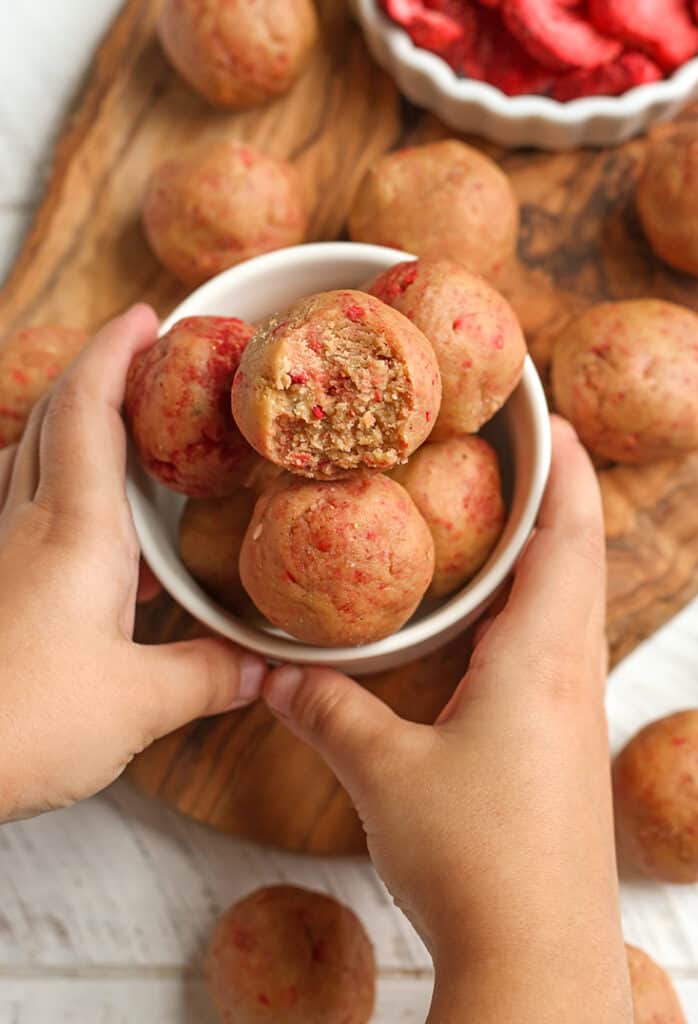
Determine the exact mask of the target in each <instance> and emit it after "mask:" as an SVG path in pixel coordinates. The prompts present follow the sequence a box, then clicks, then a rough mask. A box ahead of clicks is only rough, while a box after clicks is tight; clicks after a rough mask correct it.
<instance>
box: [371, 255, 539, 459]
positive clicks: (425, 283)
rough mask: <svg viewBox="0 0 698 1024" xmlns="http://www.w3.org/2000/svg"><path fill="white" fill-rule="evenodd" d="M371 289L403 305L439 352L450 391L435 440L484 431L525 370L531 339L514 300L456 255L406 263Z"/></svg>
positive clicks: (445, 391) (445, 389)
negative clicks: (460, 262) (525, 333)
mask: <svg viewBox="0 0 698 1024" xmlns="http://www.w3.org/2000/svg"><path fill="white" fill-rule="evenodd" d="M368 290H369V291H370V292H371V294H372V295H376V296H377V297H378V298H379V299H381V300H382V301H383V302H387V303H388V305H390V306H392V307H393V308H394V309H397V310H399V311H400V312H401V313H403V314H404V315H405V316H406V317H407V318H408V319H409V320H410V321H411V322H412V323H413V324H414V325H415V326H416V327H418V328H419V329H420V330H421V331H422V332H423V333H424V334H425V335H426V337H427V338H428V340H429V341H430V342H431V344H432V346H433V348H434V351H435V352H436V358H437V359H438V362H439V371H440V373H441V383H442V388H443V396H442V399H441V409H440V411H439V415H438V418H437V420H436V423H435V425H434V429H433V431H432V433H431V435H430V438H431V440H433V441H443V440H446V439H447V438H449V437H457V436H459V435H462V434H473V433H476V432H477V431H478V430H479V429H480V427H481V426H482V425H483V424H484V423H486V422H487V420H489V419H491V417H492V416H493V415H494V414H495V413H496V412H497V411H498V409H500V408H501V407H502V405H503V404H504V402H505V401H506V400H507V398H508V397H509V395H510V394H511V393H512V391H513V390H514V388H515V387H516V385H517V384H518V382H519V380H520V379H521V373H522V371H523V366H524V360H525V358H526V342H525V340H524V336H523V332H522V330H521V326H520V324H519V321H518V319H517V317H516V314H515V313H514V310H513V309H512V308H511V306H510V305H509V303H508V302H507V300H506V299H505V298H504V297H503V296H502V295H500V294H499V292H497V291H495V289H494V288H492V287H491V285H489V284H488V283H487V281H485V280H484V279H483V278H482V277H480V276H478V275H477V274H472V273H470V271H468V270H465V268H463V267H461V266H459V265H458V264H457V263H454V262H453V261H452V260H425V259H421V260H413V261H410V262H405V263H398V264H396V265H395V266H394V267H391V268H390V269H389V270H386V271H384V272H383V273H382V274H380V275H379V276H378V277H377V278H376V279H375V280H374V281H373V282H372V283H371V284H370V285H369V287H368Z"/></svg>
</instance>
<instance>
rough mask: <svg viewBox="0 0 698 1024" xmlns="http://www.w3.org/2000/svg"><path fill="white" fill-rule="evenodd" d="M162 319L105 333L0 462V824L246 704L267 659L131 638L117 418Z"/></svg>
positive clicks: (132, 548)
mask: <svg viewBox="0 0 698 1024" xmlns="http://www.w3.org/2000/svg"><path fill="white" fill-rule="evenodd" d="M156 332H157V320H156V318H155V315H154V313H153V312H152V310H150V309H149V308H148V307H146V306H135V307H134V308H133V309H131V310H130V311H129V312H128V313H126V314H125V315H124V316H122V317H119V318H118V319H117V320H114V321H112V322H111V323H110V324H108V325H107V326H106V327H104V328H103V329H102V330H101V331H100V332H99V333H98V334H97V335H96V336H95V338H94V339H93V341H92V342H91V343H90V344H89V345H88V346H87V347H86V349H85V350H84V352H83V353H82V354H81V355H80V356H79V358H78V359H77V360H76V362H75V363H74V364H73V366H72V367H71V368H70V370H69V371H68V372H67V373H66V374H65V375H64V376H63V378H62V379H61V380H60V381H59V382H58V384H57V385H56V387H55V388H54V389H53V391H52V392H51V394H50V395H48V396H47V397H46V398H45V399H44V400H43V401H42V402H40V403H39V405H38V406H37V407H36V408H35V409H34V411H33V413H32V415H31V418H30V420H29V422H28V424H27V428H26V430H25V432H24V436H23V438H22V440H21V442H20V444H19V445H18V446H13V447H11V448H6V449H4V450H2V451H0V655H1V657H2V664H1V667H0V677H1V678H2V703H1V707H0V749H2V752H3V766H4V767H3V772H2V778H1V779H0V820H7V819H9V818H16V817H21V816H24V815H28V814H32V813H35V812H37V811H43V810H49V809H50V808H55V807H61V806H65V805H66V804H69V803H72V802H73V801H75V800H79V799H81V798H83V797H87V796H90V795H92V794H93V793H96V792H97V791H98V790H100V789H102V788H103V787H104V786H106V785H108V783H110V782H112V781H113V780H114V779H115V778H116V777H117V776H118V775H120V773H121V772H122V771H123V769H124V768H125V766H126V765H127V764H128V762H129V761H130V760H131V758H132V757H133V756H134V755H135V754H137V753H138V752H139V751H141V750H143V749H144V747H146V746H148V744H149V743H151V742H152V741H153V740H155V739H157V738H158V737H160V736H163V735H165V734H166V733H168V732H171V731H172V730H173V729H176V728H177V727H178V726H180V725H183V724H185V723H186V722H188V721H190V720H191V719H193V718H197V717H200V716H202V715H211V714H217V713H220V712H222V711H226V710H228V709H230V708H235V707H239V706H242V705H244V704H247V703H250V702H251V701H252V700H254V699H255V698H256V697H257V696H258V695H259V691H260V687H261V683H262V680H263V678H264V674H265V666H264V663H263V662H262V660H261V659H259V658H258V657H256V656H254V655H252V654H249V653H248V652H245V651H240V650H239V649H237V648H235V647H234V646H232V645H231V644H229V643H227V642H225V641H223V640H217V639H202V640H193V641H189V642H185V643H177V644H166V645H162V646H159V647H142V646H139V645H138V644H135V643H134V642H133V639H132V635H133V625H134V614H135V605H136V596H137V592H138V562H139V550H138V542H137V539H136V534H135V530H134V526H133V521H132V518H131V512H130V508H129V505H128V502H127V500H126V494H125V489H124V477H125V461H126V435H125V431H124V427H123V423H122V421H121V416H120V414H119V409H120V406H121V402H122V399H123V392H124V385H125V381H126V374H127V372H128V368H129V365H130V362H131V359H132V357H133V356H134V355H135V354H136V353H137V352H139V351H140V350H141V349H144V348H147V347H148V345H150V344H152V342H153V341H154V340H155V336H156Z"/></svg>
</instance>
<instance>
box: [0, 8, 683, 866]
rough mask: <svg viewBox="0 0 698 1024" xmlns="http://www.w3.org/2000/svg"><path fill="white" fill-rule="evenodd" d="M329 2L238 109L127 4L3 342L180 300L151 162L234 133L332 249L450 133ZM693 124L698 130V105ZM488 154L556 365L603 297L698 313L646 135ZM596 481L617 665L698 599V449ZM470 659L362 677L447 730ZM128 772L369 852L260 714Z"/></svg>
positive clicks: (158, 628) (103, 52) (181, 632)
mask: <svg viewBox="0 0 698 1024" xmlns="http://www.w3.org/2000/svg"><path fill="white" fill-rule="evenodd" d="M319 6H320V9H321V12H322V13H321V17H322V42H321V45H320V46H319V47H318V49H317V52H316V53H315V56H314V58H313V60H312V63H311V65H310V67H309V68H308V70H307V72H306V74H305V75H304V76H303V78H302V79H301V80H300V81H299V82H298V83H297V85H296V87H295V88H294V89H293V90H292V92H291V93H289V95H288V96H286V97H284V98H282V99H280V100H279V101H277V102H275V103H273V104H271V105H270V106H267V107H266V108H264V109H261V110H253V111H248V112H245V113H242V114H235V115H230V114H226V113H219V112H215V111H212V110H211V109H209V108H208V107H206V106H205V105H204V104H203V103H202V102H201V101H200V100H199V99H198V98H197V97H196V96H195V95H193V94H192V93H191V92H190V90H189V89H188V88H187V87H186V86H185V85H183V84H182V83H181V82H180V81H179V80H178V78H177V77H176V76H175V75H174V73H173V72H172V71H171V70H170V68H169V67H168V65H167V64H166V62H165V60H164V58H163V56H162V54H161V52H160V50H159V47H158V45H157V41H156V39H155V35H154V23H155V19H156V16H157V10H158V3H157V2H156V0H128V2H127V3H126V5H125V7H124V9H123V12H122V13H121V15H120V17H119V18H118V19H117V21H116V22H115V24H114V26H113V27H112V29H111V31H110V32H109V34H108V36H107V38H106V39H105V41H104V43H103V44H102V46H101V48H100V50H99V52H98V54H97V56H96V58H95V62H94V65H93V67H92V70H91V72H90V75H89V77H88V80H87V81H86V83H85V86H84V89H83V91H82V95H81V96H80V99H79V102H78V104H77V106H76V108H75V110H74V111H73V113H72V114H71V116H70V118H69V120H68V122H67V124H66V126H65V130H64V132H63V134H62V137H61V139H60V141H59V143H58V146H57V150H56V156H55V163H54V168H53V173H52V176H51V180H50V183H49V186H48V190H47V194H46V197H45V199H44V201H43V203H42V205H41V208H40V210H39V212H38V214H37V217H36V221H35V223H34V226H33V228H32V230H31V232H30V234H29V237H28V238H27V241H26V243H25V245H24V248H23V250H22V252H21V254H20V256H19V258H18V260H17V263H16V265H15V267H14V270H13V271H12V274H11V275H10V277H9V279H8V281H7V283H6V284H5V286H4V288H3V290H2V292H1V293H0V324H1V325H2V332H3V335H7V334H9V333H10V332H11V331H13V330H15V329H16V328H18V327H20V326H23V325H26V324H31V323H40V322H46V321H56V322H59V323H65V324H75V325H76V326H84V327H87V328H90V329H91V328H94V327H96V326H97V325H98V324H100V323H102V322H103V321H104V320H105V319H106V318H108V317H110V316H111V315H113V314H114V313H116V312H118V311H120V310H122V309H123V308H124V307H125V306H127V305H128V304H130V303H132V302H134V301H135V300H138V299H145V300H147V301H149V302H151V303H153V305H154V306H155V307H156V308H157V309H158V311H159V312H160V313H161V314H165V313H167V312H169V311H170V310H171V309H172V307H173V306H174V305H175V304H176V303H177V302H178V301H179V300H180V299H181V298H182V297H183V296H184V293H185V289H184V288H183V287H182V286H181V285H180V284H178V283H177V282H175V281H174V280H173V279H172V278H170V277H169V276H168V275H167V274H166V273H165V272H164V271H163V270H162V269H161V268H160V267H159V266H158V264H157V263H156V262H155V260H154V258H153V257H152V255H151V254H150V252H149V250H148V247H147V245H146V242H145V240H144V238H143V235H142V232H141V228H140V224H139V207H140V203H141V197H142V194H143V188H144V183H145V180H146V177H147V175H148V173H149V171H150V169H151V168H152V166H153V164H154V163H155V162H156V161H158V160H159V159H161V158H162V157H164V156H166V155H168V154H169V153H172V152H174V151H178V150H180V149H182V148H184V147H186V146H187V145H189V144H190V143H192V142H194V141H195V140H199V139H200V138H202V137H213V136H218V135H227V136H231V135H232V136H236V137H240V138H244V139H246V140H248V141H250V142H253V143H255V144H257V145H258V146H260V147H261V148H263V149H266V150H268V151H269V152H271V153H274V154H277V155H280V156H286V157H290V158H291V159H292V160H293V161H294V162H295V163H296V165H297V166H298V168H299V170H300V172H301V174H302V176H303V179H304V181H305V183H306V186H307V189H308V195H309V197H310V200H311V203H312V209H313V214H312V220H311V226H310V232H309V238H310V239H333V238H337V237H341V234H342V231H343V225H344V223H345V220H346V214H347V210H348V208H349V205H350V202H351V198H352V196H353V194H354V191H355V189H356V187H357V185H358V183H359V181H360V179H361V177H362V175H363V173H364V171H365V170H366V168H367V166H368V165H369V163H370V162H371V160H372V159H373V158H374V157H375V156H377V155H378V154H379V153H381V152H383V151H384V150H387V149H390V148H392V147H394V146H396V145H402V144H406V143H409V142H418V141H424V140H426V139H432V138H438V137H441V136H444V135H447V134H450V133H449V132H448V131H447V130H446V129H445V128H444V127H443V126H442V125H441V124H439V123H438V122H437V121H436V120H435V119H434V118H432V117H431V116H429V115H426V114H423V113H420V112H418V111H416V110H415V109H414V108H412V107H410V106H409V105H408V104H407V103H406V102H405V101H403V100H401V99H400V97H399V95H398V94H397V92H396V89H395V87H394V85H393V84H392V82H391V81H390V80H389V79H388V78H387V77H386V76H385V75H384V74H383V73H382V72H381V71H380V70H379V69H378V68H377V67H376V66H375V65H374V64H373V63H372V61H371V60H370V58H369V56H368V54H367V51H366V49H365V47H364V44H363V40H362V38H361V35H360V32H359V31H358V29H357V28H356V26H355V25H354V24H353V23H352V21H351V19H350V16H349V13H348V9H347V3H346V0H321V2H320V4H319ZM683 119H684V120H686V119H693V120H694V121H698V107H696V108H693V109H692V110H690V111H687V112H686V113H685V114H684V115H683ZM660 130H661V131H671V130H673V129H672V128H671V127H668V128H663V129H660ZM486 148H487V149H488V151H489V152H491V153H492V154H493V155H494V156H495V157H496V159H498V160H499V161H500V162H501V164H502V166H503V167H504V168H505V169H506V171H507V172H508V173H509V175H510V176H511V179H512V182H513V185H514V188H515V190H516V192H517V194H518V196H519V199H520V201H521V204H522V214H523V216H522V231H521V239H520V245H519V257H520V258H519V263H518V266H517V267H516V269H515V270H514V271H513V272H512V275H511V279H510V281H509V282H508V285H507V289H506V290H507V292H508V294H509V296H510V298H511V299H512V301H513V302H514V304H515V306H516V309H517V311H518V313H519V315H520V317H521V320H522V322H523V324H524V327H525V329H526V332H527V336H528V339H529V343H530V347H531V351H532V353H533V355H534V358H535V359H536V361H537V363H538V365H539V367H540V369H541V372H542V373H543V374H545V372H546V367H547V361H548V355H549V348H550V342H551V338H552V336H553V335H554V332H555V330H556V329H557V328H558V327H559V326H560V325H561V324H562V323H563V322H564V321H565V319H566V318H567V317H568V316H569V315H570V314H571V313H572V312H574V311H576V310H578V309H582V308H584V307H586V306H588V305H589V304H591V303H593V302H596V301H599V300H601V299H606V298H627V297H632V296H643V295H655V296H663V297H666V298H669V299H673V300H675V301H678V302H683V303H685V304H688V305H692V306H694V307H696V308H698V282H696V281H695V280H694V279H691V278H688V277H684V276H682V275H679V274H675V273H673V272H671V271H670V270H668V269H667V268H666V267H663V266H661V265H660V264H659V263H658V262H657V261H656V260H655V259H654V258H653V257H652V255H651V253H650V251H649V249H648V247H647V245H646V244H645V242H644V240H643V238H642V235H641V232H640V231H639V229H638V225H637V222H636V219H635V216H634V214H633V208H632V193H633V188H634V182H635V179H636V176H637V172H638V168H639V167H640V165H641V162H642V160H643V156H644V152H645V149H646V141H645V140H638V141H634V142H631V143H629V144H628V145H625V146H623V147H621V148H619V149H616V150H603V151H579V152H574V153H565V154H558V155H555V154H552V155H551V154H543V153H538V152H533V151H523V150H519V151H512V152H503V151H500V150H495V149H494V148H493V147H486ZM0 343H1V339H0ZM600 477H601V483H602V488H603V493H604V501H605V508H606V523H607V534H608V555H609V574H610V583H609V600H608V622H609V625H608V631H609V643H610V649H611V657H612V661H613V662H616V661H618V660H619V658H621V657H622V656H623V655H625V654H626V653H628V652H629V651H630V650H631V649H632V648H633V647H634V646H635V645H636V644H637V643H638V642H639V641H640V640H642V639H643V638H644V637H646V636H647V635H648V634H650V633H651V632H652V631H653V630H655V629H657V628H658V627H659V626H660V625H661V624H662V623H663V622H664V621H666V620H667V619H668V618H669V617H670V616H671V615H673V614H674V613H675V612H676V611H678V609H679V608H681V606H682V605H683V604H685V603H686V602H687V601H688V600H689V599H690V598H691V597H692V596H693V595H694V594H695V593H696V592H697V591H698V516H697V515H696V511H695V510H696V508H698V455H696V456H693V457H690V458H686V459H683V460H674V461H671V462H664V463H658V464H656V465H654V466H651V467H647V468H643V469H633V468H611V469H607V470H604V471H602V472H601V474H600ZM197 628H198V627H196V625H195V624H193V623H192V622H191V620H189V619H188V618H187V616H186V615H185V614H184V613H183V612H182V611H181V610H180V609H179V608H178V607H177V606H176V605H175V604H174V603H173V602H172V601H171V600H170V599H169V598H167V597H166V596H163V597H162V598H160V599H158V600H157V601H156V602H154V603H153V604H152V605H151V606H149V607H147V608H146V609H144V610H143V611H142V613H141V614H140V616H139V622H138V638H139V639H140V640H141V641H149V642H157V641H161V640H165V639H170V638H173V637H183V636H186V635H192V632H193V631H195V630H196V629H197ZM467 658H468V650H467V642H466V641H465V640H463V641H462V642H459V643H455V644H451V645H450V647H449V648H447V649H446V650H445V651H442V652H440V653H439V654H437V655H435V656H433V657H432V658H430V659H429V661H428V663H426V664H425V663H418V664H415V665H413V666H410V667H409V668H407V669H403V670H401V671H394V672H388V673H384V674H382V675H380V676H376V677H374V678H373V679H370V680H364V683H365V685H368V686H370V687H371V688H372V689H374V690H375V691H376V692H377V693H379V694H380V695H381V696H382V697H383V698H384V699H385V700H387V701H388V702H389V703H391V704H392V705H393V706H394V707H396V708H397V709H398V710H399V711H400V712H401V713H403V714H404V715H406V716H408V717H412V718H415V719H418V720H423V721H428V720H430V719H431V720H433V718H434V717H435V715H436V714H437V713H438V711H439V709H440V708H441V707H442V706H443V704H444V703H445V701H446V699H447V697H448V695H449V694H450V692H451V691H452V689H453V688H454V686H455V684H456V683H457V681H458V679H459V678H460V676H461V675H462V672H463V670H464V668H465V665H466V663H467ZM130 775H131V778H132V779H133V781H134V782H135V783H136V785H138V786H139V787H141V789H143V790H144V791H146V792H147V793H149V794H152V795H157V796H159V797H160V798H162V799H164V800H166V801H167V802H169V803H170V804H172V805H173V806H175V807H177V808H179V809H180V810H181V811H183V812H185V813H187V814H190V815H192V816H194V817H196V818H198V819H200V820H201V821H204V822H208V823H210V824H211V825H214V826H215V827H217V828H220V829H223V830H227V831H230V832H235V833H239V834H243V835H246V836H249V837H251V838H256V839H258V840H260V841H264V842H269V843H273V844H277V845H279V846H283V847H286V848H289V849H294V850H305V851H310V852H314V853H330V852H332V853H342V852H354V851H360V850H362V849H363V836H362V831H361V827H360V824H359V822H358V819H357V817H356V815H355V813H354V811H353V809H352V807H351V805H350V803H349V801H348V798H347V797H346V795H345V793H344V792H343V791H342V790H341V789H340V787H339V786H338V784H337V783H336V781H335V780H334V778H333V777H332V775H331V774H330V773H329V771H328V770H327V769H326V768H325V767H324V766H323V764H322V763H321V762H320V760H319V759H318V758H317V757H316V756H315V755H314V754H313V753H311V752H310V751H309V750H307V749H305V748H304V747H303V746H302V745H301V744H300V743H298V742H297V741H296V740H294V739H293V738H292V737H291V736H290V735H289V734H288V733H287V732H286V730H284V728H283V727H282V726H280V725H279V724H277V723H276V722H275V721H274V720H273V719H272V718H271V717H270V716H269V715H268V714H267V712H266V711H265V709H264V708H262V707H254V708H252V709H249V710H246V711H243V712H238V713H235V714H230V715H227V716H224V717H222V718H219V719H216V720H207V721H202V722H199V723H196V724H194V725H192V726H190V727H188V728H186V729H183V730H181V731H180V732H178V733H176V734H174V735H173V736H170V737H168V738H167V739H165V740H163V741H161V742H160V743H157V744H155V745H154V746H153V747H152V748H150V749H149V750H148V751H147V752H145V753H144V754H143V755H141V757H140V758H138V759H137V760H136V762H135V763H134V764H133V766H132V768H131V770H130Z"/></svg>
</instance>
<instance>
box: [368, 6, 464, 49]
mask: <svg viewBox="0 0 698 1024" xmlns="http://www.w3.org/2000/svg"><path fill="white" fill-rule="evenodd" d="M382 5H383V8H384V9H385V11H386V13H387V14H388V16H389V17H390V18H392V20H393V21H395V22H397V23H398V25H401V26H402V27H403V28H404V29H406V30H407V33H408V34H409V36H410V38H411V39H412V41H413V42H414V43H415V44H416V45H417V46H421V47H423V48H424V49H425V50H432V51H433V52H434V53H440V52H441V51H442V50H443V49H444V48H445V47H447V46H449V45H450V44H451V43H454V42H455V41H456V40H458V39H462V38H463V37H464V36H465V34H466V26H465V24H464V23H463V22H462V21H460V20H456V18H454V17H451V16H450V15H448V14H443V13H441V11H438V10H432V9H431V8H430V7H426V6H425V3H424V0H382Z"/></svg>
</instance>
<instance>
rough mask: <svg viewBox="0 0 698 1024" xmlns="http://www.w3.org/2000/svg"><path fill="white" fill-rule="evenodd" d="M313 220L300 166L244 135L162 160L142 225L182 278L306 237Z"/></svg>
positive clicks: (200, 277) (204, 276) (203, 276)
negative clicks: (241, 140)
mask: <svg viewBox="0 0 698 1024" xmlns="http://www.w3.org/2000/svg"><path fill="white" fill-rule="evenodd" d="M307 221H308V214H307V210H306V204H305V199H304V196H303V193H302V189H301V185H300V181H299V179H298V177H297V175H296V171H295V169H294V168H293V167H292V166H291V164H289V163H287V162H286V161H285V160H276V159H275V158H274V157H271V156H267V155H266V154H265V153H261V152H260V151H259V150H258V149H253V148H252V147H251V146H245V145H242V144H241V143H238V142H232V141H229V142H216V143H213V144H209V145H207V146H204V147H201V148H199V149H197V150H193V151H192V152H190V153H188V154H186V155H184V156H177V157H172V158H171V159H169V160H166V161H165V162H164V163H162V164H160V166H159V167H157V168H156V169H155V171H154V172H153V174H152V175H151V177H150V180H149V182H148V185H147V188H146V194H145V201H144V205H143V225H144V228H145V233H146V236H147V238H148V241H149V243H150V245H151V248H152V249H153V252H154V253H155V255H156V256H157V257H158V259H159V260H160V262H161V263H162V264H163V265H164V266H165V267H167V269H168V270H169V271H170V273H172V274H174V276H175V277H178V278H179V279H180V280H181V281H184V282H185V283H187V284H201V282H202V281H206V280H208V278H209V277H213V276H214V274H219V273H220V272H221V271H222V270H226V269H227V268H228V267H232V266H234V265H235V264H236V263H241V262H242V261H243V260H247V259H250V257H252V256H258V255H259V254H260V253H263V252H271V250H272V249H282V248H283V247H284V246H287V245H295V244H296V243H298V242H302V241H303V238H304V236H305V230H306V226H307Z"/></svg>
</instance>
